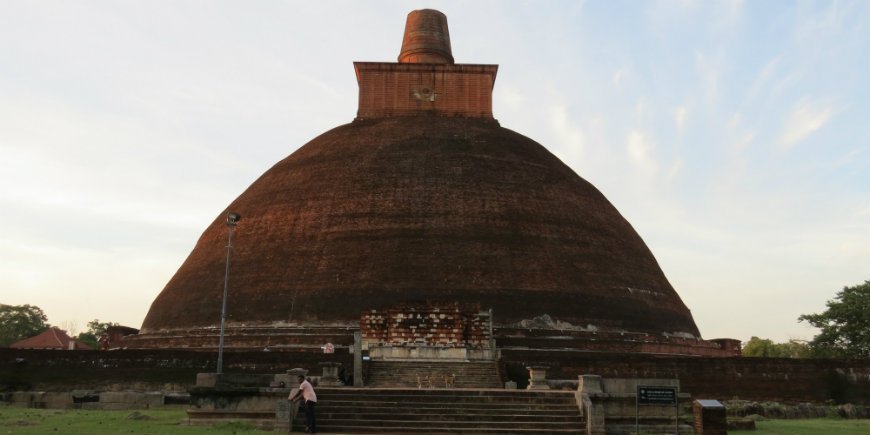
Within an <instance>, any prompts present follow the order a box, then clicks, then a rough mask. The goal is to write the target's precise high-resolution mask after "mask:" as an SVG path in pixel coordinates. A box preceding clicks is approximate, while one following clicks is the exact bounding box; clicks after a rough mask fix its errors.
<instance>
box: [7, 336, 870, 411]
mask: <svg viewBox="0 0 870 435" xmlns="http://www.w3.org/2000/svg"><path fill="white" fill-rule="evenodd" d="M351 357H352V355H350V354H347V353H344V352H342V353H335V354H331V355H328V354H327V355H324V354H322V353H313V352H231V353H228V354H226V355H225V367H226V371H227V372H228V373H284V372H286V371H287V370H288V369H291V368H295V367H301V368H304V369H308V370H310V371H311V373H314V374H319V373H320V366H319V362H323V361H335V362H341V363H342V365H343V367H352V366H353V362H352V358H351ZM16 359H23V360H24V361H25V362H23V363H16V362H15V361H16ZM215 360H216V355H215V354H214V353H211V352H194V351H178V350H156V349H154V350H117V351H103V352H100V351H41V350H16V349H0V389H3V390H5V391H14V390H29V391H67V392H68V391H71V390H73V389H83V390H101V391H107V390H108V389H109V388H108V387H110V386H111V385H113V384H122V385H125V386H134V385H136V386H139V390H140V391H154V390H166V389H167V387H166V385H167V384H172V385H176V388H178V386H179V385H180V386H181V389H182V390H183V389H184V388H188V387H190V386H192V385H193V383H194V381H195V380H196V373H198V372H208V371H214V368H215ZM502 364H503V365H504V368H505V374H506V376H507V378H509V379H511V380H513V381H515V382H517V383H519V384H520V387H521V388H522V387H525V385H526V380H527V378H528V370H527V369H526V367H528V366H530V365H546V366H548V367H549V369H548V370H547V377H548V378H549V379H573V380H576V379H577V376H578V375H580V374H595V375H600V376H603V377H605V378H662V379H674V378H676V379H679V380H680V385H681V387H680V388H681V391H683V392H687V393H691V394H692V395H693V397H699V398H705V399H720V400H722V399H733V398H740V399H746V400H758V401H780V402H787V403H788V402H791V403H797V402H816V403H822V402H825V401H826V400H834V401H837V402H842V403H845V402H852V403H856V404H868V403H870V360H866V359H863V360H861V359H788V358H747V357H743V358H704V357H665V356H651V355H637V354H621V353H601V352H565V351H547V350H534V351H521V350H502ZM122 389H128V388H122ZM133 389H135V388H133ZM16 397H17V396H16ZM29 397H30V396H27V397H25V398H23V399H22V398H19V399H18V400H23V401H28V400H31V401H32V400H36V399H29ZM40 397H42V396H40ZM39 400H42V399H39Z"/></svg>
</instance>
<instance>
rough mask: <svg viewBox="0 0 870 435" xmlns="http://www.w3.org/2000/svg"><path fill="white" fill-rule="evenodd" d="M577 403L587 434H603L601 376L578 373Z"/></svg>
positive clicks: (603, 395)
mask: <svg viewBox="0 0 870 435" xmlns="http://www.w3.org/2000/svg"><path fill="white" fill-rule="evenodd" d="M577 381H578V382H577V393H576V394H575V397H576V398H577V405H578V406H579V407H580V412H581V413H582V414H583V416H584V417H585V418H586V434H587V435H605V433H606V431H605V426H604V417H605V416H604V403H603V400H604V398H605V393H604V388H603V383H602V381H601V376H595V375H580V376H579V377H578V379H577Z"/></svg>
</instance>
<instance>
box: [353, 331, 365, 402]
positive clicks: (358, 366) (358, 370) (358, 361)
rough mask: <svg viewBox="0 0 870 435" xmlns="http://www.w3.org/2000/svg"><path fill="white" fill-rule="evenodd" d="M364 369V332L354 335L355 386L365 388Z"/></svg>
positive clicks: (357, 332)
mask: <svg viewBox="0 0 870 435" xmlns="http://www.w3.org/2000/svg"><path fill="white" fill-rule="evenodd" d="M362 373H363V369H362V331H355V332H354V333H353V386H354V387H358V388H359V387H362V386H363V376H362Z"/></svg>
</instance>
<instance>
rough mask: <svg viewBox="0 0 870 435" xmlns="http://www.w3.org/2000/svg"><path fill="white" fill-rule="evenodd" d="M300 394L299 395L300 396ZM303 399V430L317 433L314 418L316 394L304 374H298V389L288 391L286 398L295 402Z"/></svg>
mask: <svg viewBox="0 0 870 435" xmlns="http://www.w3.org/2000/svg"><path fill="white" fill-rule="evenodd" d="M300 396H301V397H300ZM300 399H302V400H303V402H302V403H303V405H304V406H303V408H304V409H305V432H306V433H317V422H316V420H315V418H314V405H316V404H317V394H315V393H314V387H313V386H312V385H311V383H310V382H308V380H306V379H305V376H302V375H299V389H298V390H296V391H293V392H291V393H290V397H288V398H287V400H290V401H291V402H295V401H297V400H300Z"/></svg>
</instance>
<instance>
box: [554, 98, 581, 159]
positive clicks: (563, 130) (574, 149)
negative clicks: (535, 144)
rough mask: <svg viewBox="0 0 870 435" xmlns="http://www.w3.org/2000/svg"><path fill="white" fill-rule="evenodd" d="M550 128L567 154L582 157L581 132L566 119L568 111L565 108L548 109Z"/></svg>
mask: <svg viewBox="0 0 870 435" xmlns="http://www.w3.org/2000/svg"><path fill="white" fill-rule="evenodd" d="M550 128H552V130H553V132H554V133H555V134H556V138H557V139H558V140H559V142H561V143H562V144H563V146H564V147H565V148H567V149H568V152H569V154H572V155H575V156H579V155H582V153H583V146H584V144H585V139H584V135H583V130H582V129H580V128H579V127H576V126H574V124H572V123H571V121H570V120H569V119H568V109H567V108H565V106H553V107H551V108H550Z"/></svg>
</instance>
